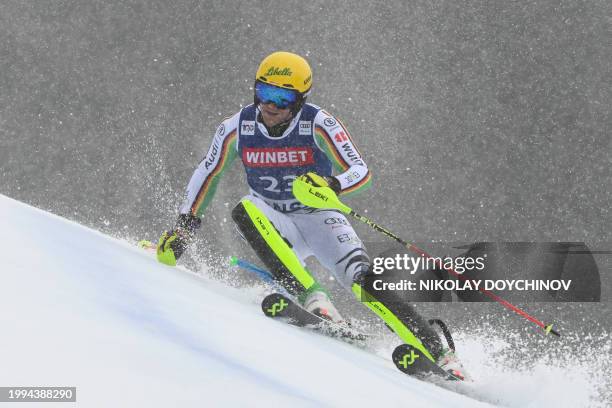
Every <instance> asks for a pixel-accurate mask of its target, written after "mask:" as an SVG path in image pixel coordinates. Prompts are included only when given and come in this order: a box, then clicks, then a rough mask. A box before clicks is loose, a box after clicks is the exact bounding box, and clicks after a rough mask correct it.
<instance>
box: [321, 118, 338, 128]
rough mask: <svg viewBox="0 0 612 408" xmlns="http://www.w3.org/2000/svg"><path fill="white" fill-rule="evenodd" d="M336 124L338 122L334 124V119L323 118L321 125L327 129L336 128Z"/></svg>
mask: <svg viewBox="0 0 612 408" xmlns="http://www.w3.org/2000/svg"><path fill="white" fill-rule="evenodd" d="M337 123H338V122H336V119H334V118H329V117H328V118H325V119H324V120H323V124H324V125H325V126H327V127H332V126H336V124H337Z"/></svg>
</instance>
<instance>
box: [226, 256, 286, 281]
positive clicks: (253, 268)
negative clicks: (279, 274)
mask: <svg viewBox="0 0 612 408" xmlns="http://www.w3.org/2000/svg"><path fill="white" fill-rule="evenodd" d="M230 266H239V267H240V268H242V269H246V270H247V271H250V272H253V273H255V274H256V275H257V276H259V277H260V278H261V280H263V281H264V282H266V283H271V284H274V283H276V282H274V278H273V277H272V274H271V273H270V272H268V271H266V270H264V269H261V268H260V267H258V266H257V265H255V264H252V263H250V262H248V261H245V260H243V259H239V258H237V257H235V256H231V257H230Z"/></svg>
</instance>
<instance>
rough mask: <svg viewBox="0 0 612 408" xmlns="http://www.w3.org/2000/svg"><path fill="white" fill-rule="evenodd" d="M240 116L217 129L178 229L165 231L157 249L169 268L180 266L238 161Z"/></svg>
mask: <svg viewBox="0 0 612 408" xmlns="http://www.w3.org/2000/svg"><path fill="white" fill-rule="evenodd" d="M238 117H239V114H236V115H235V116H233V117H231V118H229V119H226V120H224V121H223V122H222V123H221V125H219V127H218V128H217V131H216V133H215V135H214V137H213V141H212V144H211V146H210V148H209V149H208V153H206V156H204V158H203V159H202V161H201V162H200V164H199V165H198V167H197V168H196V170H195V171H194V173H193V175H192V176H191V179H190V180H189V184H188V185H187V193H186V198H185V201H183V203H182V205H181V207H180V211H179V212H180V214H179V216H178V219H177V221H176V224H175V227H174V229H173V230H171V231H164V233H163V234H162V236H161V237H160V239H159V242H158V246H157V259H158V260H159V262H161V263H164V264H166V265H172V266H173V265H176V260H177V259H178V258H179V257H180V256H181V255H182V253H183V252H184V251H185V249H186V247H187V245H188V243H189V241H190V240H191V238H192V236H193V234H194V233H195V230H196V229H197V228H199V226H200V223H201V221H200V217H201V216H202V214H203V212H204V210H205V209H206V207H207V206H208V204H209V203H210V202H211V200H212V198H213V195H214V194H215V190H216V188H217V184H218V183H219V180H220V178H221V175H222V174H223V173H224V172H225V170H227V168H229V167H230V165H231V163H232V162H233V161H234V159H235V158H236V140H237V133H238V132H237V123H238Z"/></svg>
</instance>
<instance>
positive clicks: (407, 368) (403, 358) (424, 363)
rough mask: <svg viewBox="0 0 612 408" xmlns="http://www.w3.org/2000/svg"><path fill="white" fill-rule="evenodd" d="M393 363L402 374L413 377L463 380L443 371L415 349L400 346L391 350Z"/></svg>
mask: <svg viewBox="0 0 612 408" xmlns="http://www.w3.org/2000/svg"><path fill="white" fill-rule="evenodd" d="M392 359H393V363H394V364H395V366H396V367H397V368H398V369H399V370H400V371H401V372H403V373H404V374H408V375H410V376H415V377H424V376H427V375H430V374H434V375H437V376H440V377H442V378H444V379H447V380H453V381H462V380H463V379H462V378H460V377H457V376H455V375H453V374H452V373H450V372H447V371H444V370H443V369H442V368H440V366H438V365H437V364H436V363H434V362H433V361H431V360H430V359H429V358H427V357H426V356H425V355H424V354H423V353H421V352H420V351H419V350H418V349H416V348H415V347H412V346H411V345H409V344H401V345H399V346H397V347H396V348H395V350H393V355H392Z"/></svg>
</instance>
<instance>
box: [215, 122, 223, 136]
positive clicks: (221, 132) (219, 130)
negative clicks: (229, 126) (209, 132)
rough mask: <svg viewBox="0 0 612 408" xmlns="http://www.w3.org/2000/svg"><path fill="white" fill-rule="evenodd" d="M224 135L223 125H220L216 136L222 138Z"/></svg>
mask: <svg viewBox="0 0 612 408" xmlns="http://www.w3.org/2000/svg"><path fill="white" fill-rule="evenodd" d="M224 134H225V125H224V124H223V123H222V124H220V125H219V127H218V128H217V135H219V136H223V135H224Z"/></svg>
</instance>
